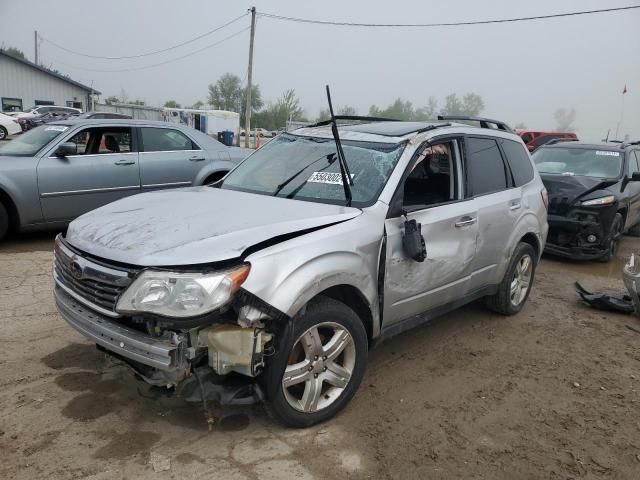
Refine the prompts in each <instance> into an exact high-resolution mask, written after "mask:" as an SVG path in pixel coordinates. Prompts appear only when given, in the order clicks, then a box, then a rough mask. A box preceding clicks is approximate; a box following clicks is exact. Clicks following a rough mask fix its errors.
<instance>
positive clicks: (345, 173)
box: [327, 85, 353, 207]
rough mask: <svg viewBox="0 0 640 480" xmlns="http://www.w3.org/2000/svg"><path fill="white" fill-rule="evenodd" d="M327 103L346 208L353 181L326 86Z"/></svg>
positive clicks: (349, 201)
mask: <svg viewBox="0 0 640 480" xmlns="http://www.w3.org/2000/svg"><path fill="white" fill-rule="evenodd" d="M327 101H328V102H329V113H330V114H331V133H332V134H333V140H334V141H335V142H336V151H337V153H338V164H339V165H340V175H341V176H342V186H343V187H344V197H345V199H346V200H347V207H350V206H351V199H352V196H351V186H353V179H352V178H351V172H349V165H347V160H346V159H345V158H344V151H343V150H342V143H341V142H340V134H339V133H338V124H337V123H336V116H335V115H334V114H333V105H332V104H331V92H330V91H329V85H327Z"/></svg>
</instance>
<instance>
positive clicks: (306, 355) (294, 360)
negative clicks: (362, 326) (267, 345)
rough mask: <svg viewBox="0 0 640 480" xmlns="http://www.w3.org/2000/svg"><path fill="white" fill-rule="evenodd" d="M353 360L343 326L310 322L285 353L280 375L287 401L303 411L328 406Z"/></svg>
mask: <svg viewBox="0 0 640 480" xmlns="http://www.w3.org/2000/svg"><path fill="white" fill-rule="evenodd" d="M355 364H356V348H355V344H354V341H353V338H352V337H351V334H350V333H349V331H348V330H347V329H346V328H345V327H343V326H342V325H340V324H338V323H334V322H323V323H320V324H317V325H314V326H313V327H311V328H309V329H308V330H307V331H306V332H304V333H303V334H302V335H300V337H298V339H297V340H296V342H295V343H294V345H293V348H292V350H291V354H290V355H289V360H288V362H287V366H286V368H285V371H284V375H283V377H282V391H283V392H284V397H285V399H286V401H287V403H288V404H289V405H290V406H291V407H293V408H294V409H296V410H298V411H301V412H305V413H313V412H317V411H319V410H322V409H323V408H326V407H328V406H329V405H331V404H332V403H334V402H335V401H336V400H337V399H338V398H339V397H340V395H342V393H343V392H344V390H345V389H346V387H347V385H348V384H349V380H350V379H351V376H352V374H353V370H354V368H355Z"/></svg>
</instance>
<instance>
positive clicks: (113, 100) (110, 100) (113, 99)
mask: <svg viewBox="0 0 640 480" xmlns="http://www.w3.org/2000/svg"><path fill="white" fill-rule="evenodd" d="M104 103H105V104H107V105H113V104H116V103H120V99H119V98H118V97H116V96H115V95H111V96H110V97H107V98H105V99H104Z"/></svg>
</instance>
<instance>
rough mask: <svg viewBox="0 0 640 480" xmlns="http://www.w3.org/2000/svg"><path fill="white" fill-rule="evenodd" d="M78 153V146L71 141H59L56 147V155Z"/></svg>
mask: <svg viewBox="0 0 640 480" xmlns="http://www.w3.org/2000/svg"><path fill="white" fill-rule="evenodd" d="M77 153H78V147H77V145H76V144H75V143H73V142H64V143H61V144H60V145H59V146H58V148H57V149H56V157H60V158H62V157H66V156H69V155H75V154H77Z"/></svg>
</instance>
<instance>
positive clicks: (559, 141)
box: [544, 137, 579, 145]
mask: <svg viewBox="0 0 640 480" xmlns="http://www.w3.org/2000/svg"><path fill="white" fill-rule="evenodd" d="M578 141H579V140H578V139H577V138H573V137H565V138H552V139H551V140H549V141H548V142H547V143H545V144H544V145H553V144H555V143H561V142H578Z"/></svg>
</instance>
